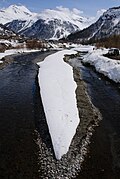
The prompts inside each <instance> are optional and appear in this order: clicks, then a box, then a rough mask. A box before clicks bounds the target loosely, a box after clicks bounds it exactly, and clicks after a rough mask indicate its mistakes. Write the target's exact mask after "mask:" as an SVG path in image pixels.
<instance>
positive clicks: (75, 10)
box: [56, 6, 83, 15]
mask: <svg viewBox="0 0 120 179" xmlns="http://www.w3.org/2000/svg"><path fill="white" fill-rule="evenodd" d="M56 9H57V10H59V11H62V12H67V13H74V14H76V15H80V14H83V11H80V10H79V9H76V8H73V9H72V10H70V9H69V8H65V7H63V6H57V7H56Z"/></svg>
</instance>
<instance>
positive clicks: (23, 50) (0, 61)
mask: <svg viewBox="0 0 120 179" xmlns="http://www.w3.org/2000/svg"><path fill="white" fill-rule="evenodd" d="M36 51H40V50H34V49H32V50H29V49H26V48H23V49H11V50H6V51H5V52H4V53H0V63H3V61H2V60H1V59H2V58H3V57H5V56H8V55H13V54H17V53H25V52H36Z"/></svg>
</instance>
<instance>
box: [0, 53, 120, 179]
mask: <svg viewBox="0 0 120 179" xmlns="http://www.w3.org/2000/svg"><path fill="white" fill-rule="evenodd" d="M47 55H49V52H45V53H42V52H37V53H32V54H27V55H22V56H21V55H18V56H17V57H14V61H13V62H12V63H10V64H9V65H7V66H6V67H5V68H3V69H1V70H0V178H1V179H38V178H40V176H39V174H38V170H39V169H40V168H39V166H38V162H39V161H38V155H39V147H38V145H37V144H36V142H35V141H36V140H37V135H36V129H37V130H38V131H39V133H40V135H41V136H43V140H44V137H46V138H45V141H49V142H48V143H47V147H48V148H52V147H51V142H50V137H49V133H48V128H47V126H46V123H45V121H44V120H45V116H44V112H43V107H42V104H41V101H40V99H39V98H40V96H39V88H38V83H37V73H38V66H37V65H36V64H35V62H36V61H37V60H35V59H39V61H40V60H43V59H44V58H45V56H47ZM80 71H81V73H82V78H83V80H84V81H85V83H86V84H87V90H88V93H89V95H90V98H91V100H92V102H93V104H94V105H95V106H96V107H97V108H98V109H99V110H100V112H101V114H102V116H103V119H102V121H101V122H100V125H99V127H97V128H96V130H95V132H94V135H93V136H92V139H91V144H90V146H89V153H88V155H87V157H86V159H85V162H84V163H83V167H82V170H81V172H80V173H79V175H78V177H77V179H87V178H89V179H118V178H120V177H119V176H120V90H119V86H116V85H114V84H111V83H110V82H109V81H107V80H106V79H104V78H103V77H101V76H100V75H99V74H97V73H95V72H94V70H93V69H91V68H88V67H84V66H82V65H80ZM38 104H39V105H38ZM40 104H41V105H40ZM39 116H41V120H39ZM42 116H43V117H42ZM41 129H45V130H41ZM46 134H47V135H46ZM43 142H44V141H43ZM51 179H52V178H51Z"/></svg>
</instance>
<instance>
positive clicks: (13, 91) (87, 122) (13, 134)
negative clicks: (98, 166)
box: [0, 51, 100, 179]
mask: <svg viewBox="0 0 120 179" xmlns="http://www.w3.org/2000/svg"><path fill="white" fill-rule="evenodd" d="M51 53H53V51H52V52H45V53H44V52H34V53H27V54H22V55H21V54H19V55H13V56H11V57H10V58H11V59H10V58H9V57H7V58H8V61H9V65H6V66H4V68H3V69H2V70H1V71H0V77H1V81H2V82H3V83H1V86H0V94H1V95H0V101H1V106H0V110H1V111H0V118H1V121H0V129H1V130H0V135H1V136H2V139H1V145H2V150H1V152H0V156H1V157H0V158H1V161H0V162H1V164H0V166H1V171H0V172H1V175H2V178H6V177H8V176H11V177H14V178H15V177H16V176H17V177H18V178H23V179H28V178H29V179H33V178H42V179H43V178H55V179H57V178H61V179H65V178H66V179H68V178H69V179H70V178H76V175H77V173H79V171H80V170H81V167H82V163H83V161H84V157H85V156H86V154H87V151H88V145H89V143H90V138H91V135H92V133H93V130H94V128H95V126H97V125H98V122H99V120H100V114H99V112H98V111H97V110H96V108H95V107H94V106H93V105H92V103H91V101H90V99H89V97H88V95H87V90H86V85H85V83H84V82H83V80H82V78H81V76H80V72H79V69H76V67H74V69H73V74H74V79H75V81H76V83H77V90H76V97H77V105H78V109H79V115H80V119H81V122H80V125H79V126H78V128H77V133H76V135H75V136H74V139H73V140H72V143H71V145H70V149H69V152H68V153H67V154H66V155H64V156H63V157H62V159H61V160H56V159H55V156H54V152H53V147H52V142H51V138H50V134H49V130H48V126H47V123H46V118H45V114H44V109H43V105H42V102H41V97H40V93H39V90H40V89H39V85H38V66H37V65H36V63H37V62H39V61H42V60H44V58H45V57H46V56H48V55H50V54H51ZM6 60H7V59H6ZM8 116H9V117H8ZM3 126H4V129H3ZM6 133H7V134H6ZM26 140H27V142H26ZM3 151H4V152H3ZM26 154H27V155H26ZM13 156H15V157H13ZM3 163H4V165H3ZM9 164H10V165H9ZM8 165H9V166H8ZM6 168H7V170H6Z"/></svg>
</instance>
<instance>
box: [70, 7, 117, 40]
mask: <svg viewBox="0 0 120 179" xmlns="http://www.w3.org/2000/svg"><path fill="white" fill-rule="evenodd" d="M111 35H120V6H119V7H113V8H110V9H108V10H107V11H106V12H104V13H103V15H102V16H101V17H100V18H99V19H98V21H97V22H96V23H94V24H92V25H91V26H89V27H88V28H86V29H84V30H82V31H80V32H77V33H74V34H71V35H69V36H68V39H71V40H73V39H74V40H75V39H77V40H79V41H83V40H85V41H86V40H96V39H101V38H105V37H109V36H111Z"/></svg>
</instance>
